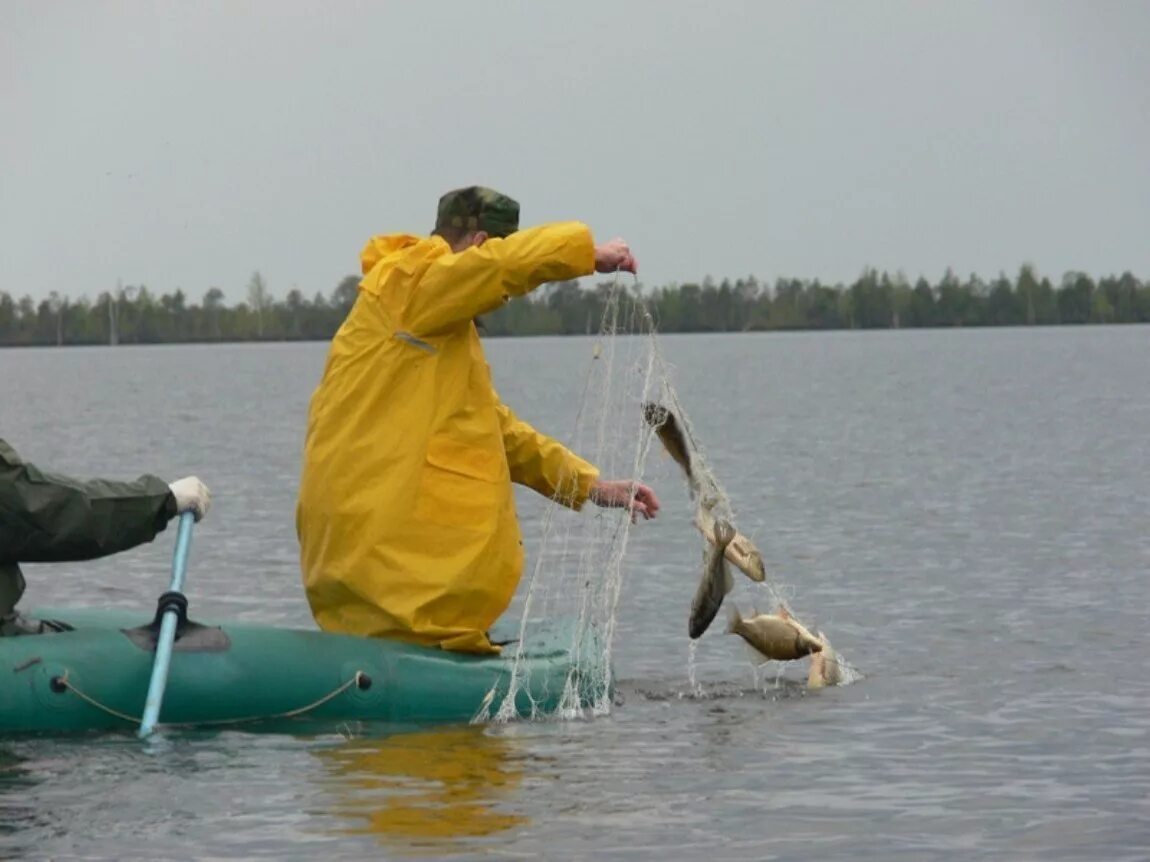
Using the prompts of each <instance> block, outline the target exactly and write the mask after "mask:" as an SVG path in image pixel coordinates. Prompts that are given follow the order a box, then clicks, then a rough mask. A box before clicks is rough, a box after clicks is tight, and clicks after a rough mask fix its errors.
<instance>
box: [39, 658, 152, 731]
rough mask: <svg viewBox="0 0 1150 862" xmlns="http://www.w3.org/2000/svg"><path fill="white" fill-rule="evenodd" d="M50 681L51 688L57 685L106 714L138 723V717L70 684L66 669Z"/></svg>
mask: <svg viewBox="0 0 1150 862" xmlns="http://www.w3.org/2000/svg"><path fill="white" fill-rule="evenodd" d="M52 683H53V689H55V687H56V686H59V687H60V688H61V689H66V690H68V691H70V692H72V694H74V695H76V696H77V697H78V698H80V700H83V701H85V702H87V703H90V704H91V705H92V706H94V707H96V709H102V710H103V711H104V712H106V713H108V715H112V716H115V717H116V718H119V719H122V720H123V721H129V722H131V723H132V724H139V723H140V719H139V718H133V717H132V716H130V715H127V714H125V713H123V712H120V711H119V710H118V709H112V707H110V706H107V705H105V704H102V703H100V701H98V700H96V698H94V697H89V696H88V695H86V694H84V692H82V691H80V689H78V688H76V686H74V685H72V683H71V681H70V680H69V679H68V671H67V670H65V671H64V673H63V675H62V676H58V677H55V678H54V679H53V680H52Z"/></svg>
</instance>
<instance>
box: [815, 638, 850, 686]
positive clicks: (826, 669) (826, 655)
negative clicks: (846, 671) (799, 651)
mask: <svg viewBox="0 0 1150 862" xmlns="http://www.w3.org/2000/svg"><path fill="white" fill-rule="evenodd" d="M819 643H821V644H822V645H823V648H822V649H821V650H819V651H818V652H817V653H811V670H810V673H808V674H807V688H823V687H825V686H828V685H838V684H839V683H840V682H842V681H843V670H842V665H841V663H840V661H839V656H838V653H836V652H835V651H834V648H833V647H832V646H831V642H830V641H829V640H828V639H827V636H826V635H824V634H823V633H822V632H819Z"/></svg>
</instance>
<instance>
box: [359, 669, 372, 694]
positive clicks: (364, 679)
mask: <svg viewBox="0 0 1150 862" xmlns="http://www.w3.org/2000/svg"><path fill="white" fill-rule="evenodd" d="M355 686H356V688H358V689H359V690H360V691H367V690H368V689H369V688H371V677H370V676H368V675H367V674H366V673H363V672H362V671H361V672H359V673H357V674H356V675H355Z"/></svg>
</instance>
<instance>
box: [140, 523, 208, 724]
mask: <svg viewBox="0 0 1150 862" xmlns="http://www.w3.org/2000/svg"><path fill="white" fill-rule="evenodd" d="M193 523H195V516H194V515H193V514H192V513H191V512H184V513H183V514H182V515H180V532H179V535H177V536H176V553H175V555H174V556H173V558H172V588H171V590H170V592H173V593H178V592H180V590H181V589H183V586H184V573H185V572H186V571H187V568H188V547H189V546H190V545H191V543H192V524H193ZM179 619H180V615H179V613H178V612H177V611H176V610H175V609H174V608H168V609H167V610H165V611H164V617H163V619H162V620H161V621H160V634H159V636H158V637H157V638H156V663H155V664H153V665H152V681H151V682H150V683H149V684H148V699H147V700H146V701H145V702H144V718H143V721H141V722H140V730H139V731H138V734H137V735H138V736H139V737H140V738H141V739H143V738H144V737H146V736H148V735H149V734H151V732H152V731H153V730H154V729H155V727H156V721H157V720H158V719H159V717H160V705H161V704H162V703H163V700H164V687H165V686H166V685H167V684H168V665H169V664H170V663H171V661H172V643H173V642H174V641H175V639H176V625H177V624H178V623H179Z"/></svg>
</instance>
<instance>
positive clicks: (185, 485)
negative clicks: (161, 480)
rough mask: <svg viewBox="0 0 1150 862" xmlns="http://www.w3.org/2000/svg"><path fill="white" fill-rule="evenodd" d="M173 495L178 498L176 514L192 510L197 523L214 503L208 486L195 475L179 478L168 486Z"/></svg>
mask: <svg viewBox="0 0 1150 862" xmlns="http://www.w3.org/2000/svg"><path fill="white" fill-rule="evenodd" d="M168 487H169V488H171V490H172V496H173V497H175V498H176V514H177V515H182V514H183V513H184V512H191V513H192V516H193V517H194V518H195V521H196V523H199V522H200V520H201V519H202V518H203V517H204V515H206V514H208V509H209V508H210V507H211V505H212V496H211V494H210V493H209V492H208V487H207V485H205V484H204V483H203V482H201V481H200V480H199V479H197V478H196V477H195V476H188V477H187V478H185V479H177V480H176V481H175V482H173V483H172V484H171V485H169V486H168Z"/></svg>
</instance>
